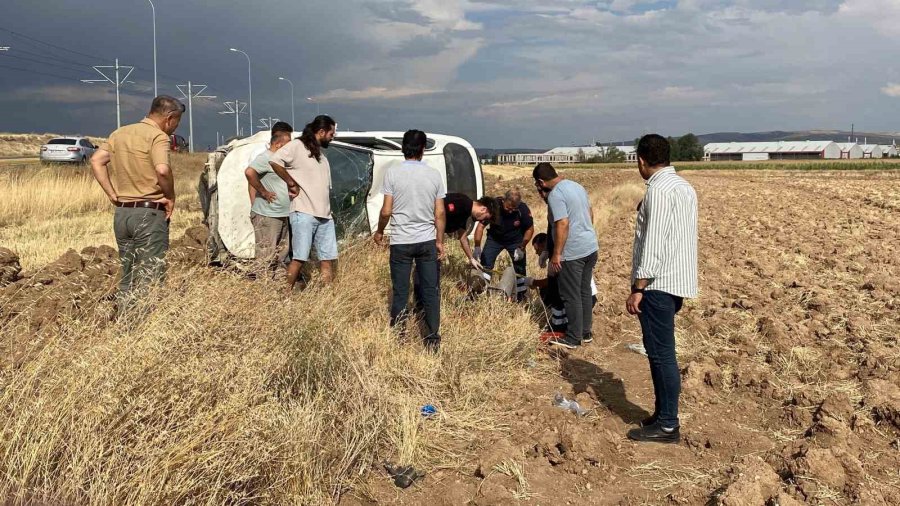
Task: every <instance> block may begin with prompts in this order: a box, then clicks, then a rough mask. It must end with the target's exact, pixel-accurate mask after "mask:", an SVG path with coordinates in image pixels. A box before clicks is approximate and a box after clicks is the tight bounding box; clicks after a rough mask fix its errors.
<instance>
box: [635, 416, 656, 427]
mask: <svg viewBox="0 0 900 506" xmlns="http://www.w3.org/2000/svg"><path fill="white" fill-rule="evenodd" d="M657 416H658V415H657V414H656V413H653V414H652V415H650V416H648V417H647V418H644V419H643V420H641V422H640V423H639V424H638V425H639V426H641V427H648V426H650V425H653V424H654V423H656V419H657Z"/></svg>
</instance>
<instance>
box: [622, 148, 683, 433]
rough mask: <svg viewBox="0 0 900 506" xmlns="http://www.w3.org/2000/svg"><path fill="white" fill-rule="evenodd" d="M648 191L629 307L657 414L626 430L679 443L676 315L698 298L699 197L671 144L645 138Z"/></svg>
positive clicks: (637, 233) (641, 158) (642, 163)
mask: <svg viewBox="0 0 900 506" xmlns="http://www.w3.org/2000/svg"><path fill="white" fill-rule="evenodd" d="M637 157H638V170H639V171H640V173H641V177H643V178H644V179H645V180H646V181H647V192H646V193H645V194H644V199H643V200H642V201H641V203H640V204H639V205H638V211H637V223H636V225H635V230H634V249H633V254H632V261H631V262H632V264H631V265H632V267H631V283H632V285H631V295H630V296H629V297H628V301H627V302H626V304H625V306H626V309H627V310H628V312H629V313H630V314H633V315H637V316H638V320H639V321H640V323H641V333H642V334H643V340H644V348H646V350H647V357H648V359H649V361H650V376H651V378H652V379H653V392H654V394H655V397H656V403H655V407H654V410H653V415H652V416H650V417H649V418H647V419H646V420H644V421H642V422H641V427H639V428H636V429H633V430H631V431H629V432H628V437H629V438H631V439H634V440H636V441H655V442H660V443H677V442H678V441H679V440H680V439H681V435H680V430H679V423H678V395H679V393H680V391H681V375H680V373H679V370H678V361H677V359H676V355H675V314H676V313H678V311H679V310H680V309H681V305H682V302H683V300H684V298H686V297H687V298H692V297H696V296H697V194H696V193H695V192H694V188H693V187H692V186H691V185H690V183H688V182H687V181H686V180H685V179H684V178H682V177H681V176H679V175H678V174H676V173H675V168H674V167H672V166H671V165H670V161H669V142H668V141H667V140H666V139H665V138H664V137H662V136H660V135H656V134H650V135H645V136H644V137H642V138H641V140H640V141H638V146H637Z"/></svg>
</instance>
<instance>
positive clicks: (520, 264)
mask: <svg viewBox="0 0 900 506" xmlns="http://www.w3.org/2000/svg"><path fill="white" fill-rule="evenodd" d="M497 200H498V202H499V205H500V215H499V216H498V217H497V219H496V220H494V223H492V224H490V225H489V226H486V225H485V224H483V223H479V224H478V226H477V227H476V228H475V245H476V246H475V257H478V258H479V259H480V261H481V265H483V266H484V268H485V269H486V270H493V268H494V263H495V262H496V261H497V257H498V256H499V255H500V253H502V252H503V251H506V252H507V253H509V257H510V259H511V260H512V263H513V268H514V269H515V271H516V274H518V275H519V277H518V278H517V279H516V300H518V301H522V300H524V299H525V292H526V290H527V289H528V287H527V286H525V274H526V272H525V263H526V262H525V248H526V247H527V246H528V243H530V242H531V236H533V235H534V219H533V218H532V217H531V210H530V209H528V206H527V205H526V204H525V203H524V202H522V194H521V193H519V190H509V191H507V192H506V195H504V196H503V198H500V199H497ZM485 227H487V232H488V234H487V235H488V238H487V242H485V244H484V251H482V250H481V247H480V244H481V238H482V236H483V234H484V229H485Z"/></svg>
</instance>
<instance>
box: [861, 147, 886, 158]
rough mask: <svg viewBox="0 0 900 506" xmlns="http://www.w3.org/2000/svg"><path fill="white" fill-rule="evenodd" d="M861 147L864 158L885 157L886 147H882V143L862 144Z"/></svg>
mask: <svg viewBox="0 0 900 506" xmlns="http://www.w3.org/2000/svg"><path fill="white" fill-rule="evenodd" d="M859 147H860V148H861V149H862V152H863V155H862V157H863V158H883V157H884V148H882V147H881V145H880V144H860V145H859Z"/></svg>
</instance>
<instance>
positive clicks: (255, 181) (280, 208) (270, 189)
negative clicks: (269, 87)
mask: <svg viewBox="0 0 900 506" xmlns="http://www.w3.org/2000/svg"><path fill="white" fill-rule="evenodd" d="M292 133H293V128H292V127H291V125H289V124H287V123H285V122H283V121H279V122H277V123H275V124H274V125H272V139H271V142H270V143H269V149H267V150H266V151H263V152H262V153H260V154H259V156H257V157H256V158H254V159H253V161H251V162H250V166H249V167H247V169H246V170H245V171H244V175H245V176H246V177H247V183H248V184H249V191H250V203H251V204H250V223H252V224H253V234H254V236H255V239H256V260H257V262H258V263H259V265H260V267H261V270H265V269H271V270H274V269H275V267H276V266H277V265H278V264H279V263H282V264H284V263H285V261H286V260H287V258H288V255H289V251H290V243H291V242H290V230H291V226H290V222H289V220H288V216H289V215H290V213H291V198H290V196H289V195H288V187H287V184H286V183H285V182H284V180H282V179H281V177H279V176H278V174H276V173H275V171H274V170H272V167H271V165H269V161H270V160H271V158H272V154H273V153H275V152H276V151H278V149H279V148H281V147H282V146H284V145H285V144H287V143H288V142H290V140H291V134H292Z"/></svg>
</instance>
